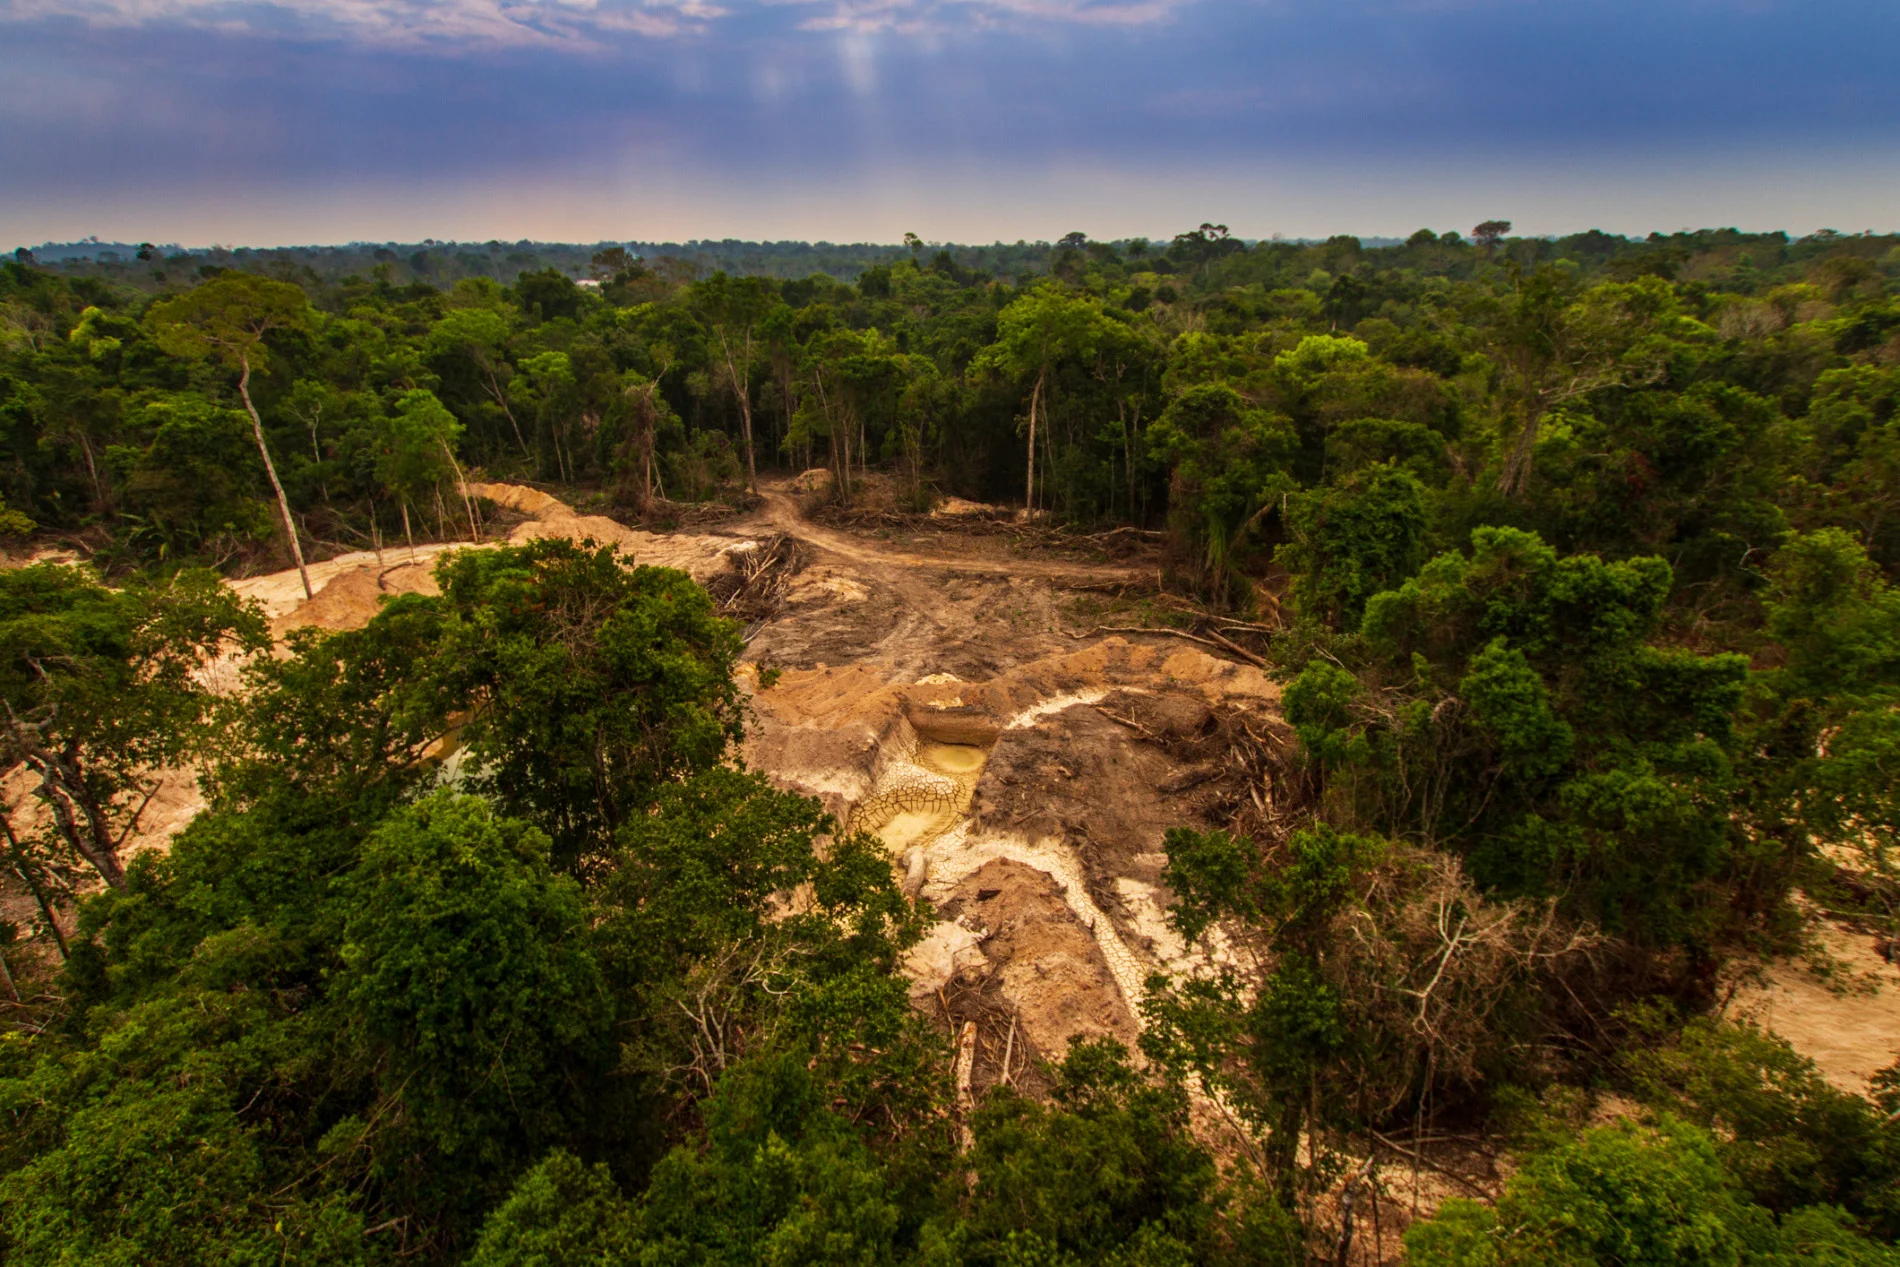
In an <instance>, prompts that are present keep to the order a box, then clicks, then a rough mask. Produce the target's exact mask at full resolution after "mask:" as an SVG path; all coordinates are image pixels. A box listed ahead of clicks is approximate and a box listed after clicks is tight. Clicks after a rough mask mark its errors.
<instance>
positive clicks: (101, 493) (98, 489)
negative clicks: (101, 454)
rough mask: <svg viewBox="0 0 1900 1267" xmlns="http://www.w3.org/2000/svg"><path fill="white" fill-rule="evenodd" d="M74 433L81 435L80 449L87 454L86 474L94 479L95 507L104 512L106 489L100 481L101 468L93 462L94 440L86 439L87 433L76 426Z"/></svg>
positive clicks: (93, 497)
mask: <svg viewBox="0 0 1900 1267" xmlns="http://www.w3.org/2000/svg"><path fill="white" fill-rule="evenodd" d="M73 434H74V435H76V436H78V437H79V451H80V452H81V453H84V454H85V455H86V474H87V475H88V476H90V477H91V479H92V502H93V509H94V510H97V511H100V512H101V513H103V512H104V511H105V509H106V490H105V488H104V486H102V485H101V484H100V483H99V468H98V467H97V466H96V465H94V464H93V460H92V441H90V440H88V439H86V433H85V432H84V431H81V430H79V429H78V428H74V430H73Z"/></svg>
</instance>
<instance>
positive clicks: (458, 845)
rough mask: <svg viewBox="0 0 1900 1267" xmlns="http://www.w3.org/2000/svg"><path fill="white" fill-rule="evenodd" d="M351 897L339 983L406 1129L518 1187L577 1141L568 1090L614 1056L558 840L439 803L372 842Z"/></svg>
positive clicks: (421, 807) (471, 807) (577, 897)
mask: <svg viewBox="0 0 1900 1267" xmlns="http://www.w3.org/2000/svg"><path fill="white" fill-rule="evenodd" d="M340 896H341V897H342V899H343V903H344V907H345V909H347V911H348V912H349V915H348V920H347V922H346V923H345V924H344V926H343V928H342V934H341V942H340V945H339V946H338V949H337V954H338V958H339V959H340V961H341V962H340V967H339V970H338V972H337V977H336V981H335V983H334V985H333V987H332V988H333V991H334V996H335V998H336V999H337V1001H338V1002H339V1004H340V1005H341V1006H342V1008H343V1009H344V1010H345V1011H346V1012H347V1014H348V1015H349V1016H350V1017H351V1018H352V1019H353V1020H354V1021H355V1023H356V1025H357V1026H358V1027H360V1028H359V1032H360V1035H361V1038H362V1040H363V1041H365V1042H367V1043H368V1044H369V1045H370V1046H371V1048H372V1051H371V1052H370V1053H369V1054H368V1056H367V1058H366V1060H365V1063H366V1064H367V1065H368V1066H369V1067H372V1068H375V1069H376V1070H377V1071H378V1080H379V1081H380V1082H381V1084H382V1087H383V1094H384V1095H385V1096H386V1097H387V1098H388V1099H390V1100H392V1101H395V1102H399V1103H400V1104H401V1105H403V1106H404V1109H405V1110H406V1112H405V1113H404V1114H403V1116H404V1117H405V1118H406V1119H407V1121H406V1122H405V1123H404V1124H403V1125H402V1126H401V1127H399V1128H398V1129H399V1130H401V1131H403V1132H404V1133H406V1134H413V1135H414V1136H418V1137H420V1139H419V1141H418V1142H425V1143H426V1147H427V1148H428V1149H429V1150H431V1151H433V1152H435V1153H436V1154H438V1155H439V1156H441V1157H443V1158H449V1157H452V1158H454V1163H453V1165H454V1170H455V1172H457V1173H460V1174H462V1175H468V1176H471V1177H474V1176H482V1175H490V1176H507V1177H511V1176H512V1175H513V1173H515V1172H516V1171H517V1170H518V1168H519V1166H520V1161H521V1158H522V1157H524V1156H533V1155H535V1154H537V1153H538V1152H539V1151H540V1150H541V1149H542V1148H543V1147H545V1146H546V1144H547V1143H548V1142H549V1141H550V1140H552V1139H557V1138H562V1137H565V1136H568V1135H570V1134H571V1133H572V1131H573V1129H574V1127H575V1125H576V1119H575V1116H574V1115H575V1114H577V1113H579V1112H584V1109H583V1106H582V1105H581V1104H580V1103H578V1102H577V1101H576V1099H575V1098H574V1097H573V1096H571V1095H570V1094H568V1091H567V1086H568V1085H569V1084H570V1083H571V1082H573V1081H577V1080H582V1078H583V1074H584V1071H585V1070H587V1069H589V1068H590V1067H597V1066H601V1065H603V1064H604V1063H605V1062H606V1060H607V1059H608V1051H609V1044H608V1043H607V1042H606V1038H607V1035H608V1033H609V1030H608V1021H609V1018H610V1017H611V1015H612V1009H613V1004H612V1002H611V1000H610V999H609V998H608V997H607V995H606V992H605V990H604V988H603V982H602V979H601V975H600V968H599V966H598V964H597V963H596V962H595V959H594V956H593V954H592V953H591V950H590V948H589V945H588V942H589V938H588V932H587V922H586V917H585V914H584V911H583V908H582V903H581V893H580V888H579V886H578V885H577V884H576V883H575V882H574V881H573V880H572V879H571V878H570V877H568V876H566V875H562V874H558V873H556V872H555V871H554V870H552V869H551V868H550V866H549V860H548V839H547V837H546V836H544V835H542V834H541V833H540V832H538V831H536V830H535V829H534V828H533V827H531V826H529V825H528V824H526V823H524V822H521V821H520V820H511V819H499V818H497V817H496V816H495V814H494V812H493V810H492V809H491V808H490V806H489V805H488V803H487V802H485V801H483V800H481V799H479V798H476V797H470V796H457V795H455V794H453V793H450V792H446V791H443V792H437V793H435V794H434V795H432V796H430V797H428V798H426V799H424V800H422V801H421V802H419V803H417V804H415V805H413V806H410V807H408V808H405V809H402V810H400V811H398V812H397V813H395V814H394V815H392V816H391V817H390V818H388V819H387V820H385V821H384V822H383V823H382V824H381V825H380V826H379V827H378V828H377V829H376V831H375V832H374V833H373V834H371V836H370V837H369V839H368V840H367V841H366V842H365V844H364V846H363V850H362V858H361V861H360V862H359V863H358V864H357V867H356V870H355V872H354V874H352V875H351V876H350V877H349V878H348V880H347V881H346V882H345V883H344V885H343V892H342V894H341V895H340ZM396 1151H399V1152H400V1151H407V1150H396ZM430 1178H433V1176H431V1177H430ZM426 1181H427V1180H426V1179H425V1182H426ZM477 1195H478V1194H475V1193H459V1194H454V1195H453V1196H451V1197H450V1200H451V1201H456V1202H458V1203H467V1202H469V1199H470V1197H473V1196H477ZM477 1208H479V1206H478V1207H477Z"/></svg>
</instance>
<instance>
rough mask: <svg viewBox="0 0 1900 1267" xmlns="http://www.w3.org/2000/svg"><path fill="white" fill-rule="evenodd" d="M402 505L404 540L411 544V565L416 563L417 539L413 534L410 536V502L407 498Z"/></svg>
mask: <svg viewBox="0 0 1900 1267" xmlns="http://www.w3.org/2000/svg"><path fill="white" fill-rule="evenodd" d="M401 504H402V539H403V540H404V541H407V542H408V543H409V561H410V562H411V563H413V562H415V559H416V539H415V537H414V536H413V535H411V534H410V532H409V502H408V499H407V498H405V499H404V500H403V501H402V503H401Z"/></svg>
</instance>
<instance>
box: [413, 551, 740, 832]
mask: <svg viewBox="0 0 1900 1267" xmlns="http://www.w3.org/2000/svg"><path fill="white" fill-rule="evenodd" d="M436 578H437V580H438V581H439V583H440V584H441V587H442V597H441V599H440V604H441V608H442V611H443V614H444V618H445V619H444V626H443V630H442V634H441V644H440V649H439V651H438V652H437V653H436V657H435V661H434V663H433V664H432V665H431V666H430V669H429V672H430V675H431V678H432V680H433V681H435V682H437V683H439V684H440V687H441V689H442V690H444V691H445V692H447V694H448V696H449V698H450V699H452V700H455V701H457V702H458V706H459V707H461V708H464V709H466V710H467V713H468V720H467V721H466V723H465V724H464V725H463V728H462V739H463V742H464V743H465V744H466V745H467V747H468V749H469V752H470V756H471V758H472V759H471V762H470V765H471V768H472V769H473V770H475V771H477V772H478V773H475V774H473V775H471V783H472V786H474V787H477V788H479V789H481V790H483V791H486V792H489V793H491V794H493V795H494V796H495V797H496V798H497V801H498V803H499V804H500V805H501V806H502V807H503V808H504V809H505V810H506V811H507V812H509V813H511V814H515V815H519V816H521V817H524V818H527V819H529V820H530V821H532V822H534V823H536V824H537V825H539V826H540V827H541V828H542V830H544V831H546V832H547V833H548V835H549V836H551V837H552V838H553V840H554V845H555V850H554V854H555V857H556V859H557V860H558V862H559V864H560V865H561V866H563V867H577V866H581V865H583V864H588V863H590V862H591V861H592V860H597V859H598V858H599V857H600V856H601V855H603V854H604V853H605V852H606V851H607V850H609V849H610V848H611V845H612V842H613V838H614V833H615V832H616V831H617V830H618V829H619V828H620V827H621V825H622V824H624V823H625V822H627V821H628V820H629V818H630V817H632V816H635V815H637V814H640V813H642V812H644V811H645V809H646V808H647V806H648V805H649V804H650V802H651V800H652V797H653V795H654V793H655V792H656V790H657V789H658V788H659V787H660V786H661V785H662V784H664V783H666V782H669V781H671V780H674V779H678V778H682V777H686V776H688V775H691V774H693V773H695V772H697V771H701V770H706V769H709V768H711V767H712V766H714V765H717V764H718V763H719V762H720V761H721V760H723V759H724V758H725V756H726V754H727V751H728V749H729V747H730V745H731V744H732V743H733V742H734V741H735V740H736V739H737V738H738V737H739V734H740V728H741V714H740V696H739V692H738V688H737V687H736V686H734V685H733V682H732V671H733V666H734V664H735V663H736V661H737V657H738V654H739V650H740V639H739V632H738V629H737V628H736V627H735V626H734V625H732V624H731V623H730V622H728V621H725V620H722V619H720V618H719V616H718V615H717V613H716V611H715V609H714V607H713V604H712V600H711V599H710V598H709V597H707V595H706V591H705V590H703V589H701V588H700V587H699V586H697V585H695V584H693V582H692V579H691V578H690V577H688V576H687V575H686V574H685V573H683V572H675V571H672V570H671V569H668V568H654V567H635V566H633V565H632V564H631V563H629V562H628V561H627V560H625V559H623V558H621V557H619V556H618V555H616V553H615V552H614V550H613V548H612V547H611V546H602V547H594V545H593V543H592V542H584V543H576V542H573V541H569V540H567V539H565V538H546V539H542V540H538V541H534V542H530V543H529V544H527V545H523V546H515V547H508V548H504V549H497V550H465V551H458V552H455V553H452V554H448V555H445V556H443V559H442V561H441V562H440V563H439V564H437V566H436Z"/></svg>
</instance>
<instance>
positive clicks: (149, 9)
mask: <svg viewBox="0 0 1900 1267" xmlns="http://www.w3.org/2000/svg"><path fill="white" fill-rule="evenodd" d="M725 14H726V10H725V9H723V8H721V7H719V6H718V5H716V4H713V3H710V2H709V0H0V21H15V22H20V21H32V20H36V19H43V18H55V17H57V18H66V19H73V18H77V19H79V20H80V21H82V22H85V23H86V24H88V25H90V26H95V27H142V26H161V25H163V26H189V27H196V28H200V29H209V30H217V31H226V32H234V33H244V34H253V35H272V34H285V33H297V34H303V35H316V36H330V37H342V38H347V39H353V40H359V41H362V42H364V43H369V44H379V45H389V46H396V47H415V48H436V49H441V50H443V51H449V50H454V49H459V48H468V47H495V46H517V47H518V46H535V45H540V46H552V47H573V48H586V47H590V46H596V45H598V44H600V43H601V41H602V39H603V38H604V37H608V36H614V35H626V34H631V35H638V36H645V37H648V38H655V39H665V38H671V37H675V36H681V35H692V34H698V33H701V32H703V31H705V30H706V29H707V27H708V24H709V23H711V22H712V21H714V20H715V19H717V18H720V17H723V16H725Z"/></svg>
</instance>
